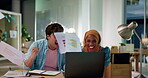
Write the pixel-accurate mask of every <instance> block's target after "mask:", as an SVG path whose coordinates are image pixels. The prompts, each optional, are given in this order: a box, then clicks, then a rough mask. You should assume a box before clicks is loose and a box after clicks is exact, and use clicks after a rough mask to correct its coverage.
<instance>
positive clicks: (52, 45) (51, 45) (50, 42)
mask: <svg viewBox="0 0 148 78" xmlns="http://www.w3.org/2000/svg"><path fill="white" fill-rule="evenodd" d="M46 37H47V39H48V47H49V48H50V49H52V50H55V49H58V48H59V46H58V42H57V40H56V37H55V36H54V34H53V33H52V34H51V35H50V36H49V35H47V36H46Z"/></svg>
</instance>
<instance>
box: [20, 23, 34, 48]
mask: <svg viewBox="0 0 148 78" xmlns="http://www.w3.org/2000/svg"><path fill="white" fill-rule="evenodd" d="M31 43H32V37H31V36H30V34H29V33H28V30H27V28H26V27H25V26H24V25H22V44H23V45H22V47H25V48H29V47H30V45H31Z"/></svg>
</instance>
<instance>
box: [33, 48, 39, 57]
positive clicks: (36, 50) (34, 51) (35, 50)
mask: <svg viewBox="0 0 148 78" xmlns="http://www.w3.org/2000/svg"><path fill="white" fill-rule="evenodd" d="M38 53H39V48H38V47H33V48H32V54H35V55H36V56H37V55H38Z"/></svg>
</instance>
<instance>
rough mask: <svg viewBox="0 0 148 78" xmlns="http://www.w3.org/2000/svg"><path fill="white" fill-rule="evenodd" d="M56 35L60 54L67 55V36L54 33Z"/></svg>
mask: <svg viewBox="0 0 148 78" xmlns="http://www.w3.org/2000/svg"><path fill="white" fill-rule="evenodd" d="M54 35H55V37H56V39H57V41H58V45H59V49H60V53H61V54H63V53H65V34H64V33H62V32H57V33H54Z"/></svg>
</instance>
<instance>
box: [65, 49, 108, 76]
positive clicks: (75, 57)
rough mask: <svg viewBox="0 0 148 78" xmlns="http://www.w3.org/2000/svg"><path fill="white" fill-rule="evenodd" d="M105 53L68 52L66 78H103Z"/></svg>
mask: <svg viewBox="0 0 148 78" xmlns="http://www.w3.org/2000/svg"><path fill="white" fill-rule="evenodd" d="M104 60H105V53H104V52H66V56H65V63H66V64H65V78H102V77H103V72H104Z"/></svg>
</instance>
